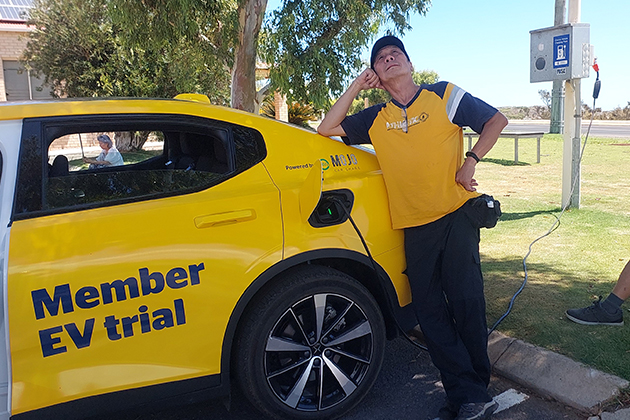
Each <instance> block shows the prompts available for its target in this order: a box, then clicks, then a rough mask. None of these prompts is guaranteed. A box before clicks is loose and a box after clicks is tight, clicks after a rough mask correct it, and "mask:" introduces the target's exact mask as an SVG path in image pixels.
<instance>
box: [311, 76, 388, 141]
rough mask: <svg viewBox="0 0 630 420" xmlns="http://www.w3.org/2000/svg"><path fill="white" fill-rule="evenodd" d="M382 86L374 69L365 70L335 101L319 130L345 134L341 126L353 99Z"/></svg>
mask: <svg viewBox="0 0 630 420" xmlns="http://www.w3.org/2000/svg"><path fill="white" fill-rule="evenodd" d="M372 88H381V89H382V87H381V82H380V80H379V78H378V76H377V75H376V73H375V72H374V70H372V69H367V70H364V71H363V73H361V74H360V75H359V77H357V78H356V79H355V80H354V81H353V82H352V83H351V84H350V86H349V87H348V90H346V91H345V92H344V94H343V95H341V97H340V98H339V99H338V100H337V102H335V104H334V105H333V106H332V107H331V108H330V111H328V113H327V114H326V116H325V117H324V120H323V121H322V122H321V124H320V125H319V127H317V132H318V133H319V134H321V135H322V136H345V135H346V132H345V131H344V129H343V127H342V126H341V122H342V121H343V119H344V118H346V115H347V114H348V110H349V109H350V106H351V105H352V101H353V100H354V98H356V97H357V95H358V94H359V93H360V92H361V91H362V90H366V89H372Z"/></svg>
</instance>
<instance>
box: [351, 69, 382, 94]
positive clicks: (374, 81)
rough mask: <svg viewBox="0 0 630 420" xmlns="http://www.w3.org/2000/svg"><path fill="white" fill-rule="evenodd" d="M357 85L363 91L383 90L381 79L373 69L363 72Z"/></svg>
mask: <svg viewBox="0 0 630 420" xmlns="http://www.w3.org/2000/svg"><path fill="white" fill-rule="evenodd" d="M355 83H357V84H358V85H359V86H360V87H361V90H367V89H383V86H382V85H381V79H379V77H378V75H377V74H376V72H375V71H374V70H372V69H365V70H363V72H362V73H361V74H360V75H359V77H357V78H356V79H355Z"/></svg>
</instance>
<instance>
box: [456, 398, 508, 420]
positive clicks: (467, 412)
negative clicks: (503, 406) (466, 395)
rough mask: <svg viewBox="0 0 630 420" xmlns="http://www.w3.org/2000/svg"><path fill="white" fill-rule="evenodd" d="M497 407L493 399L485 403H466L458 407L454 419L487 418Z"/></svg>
mask: <svg viewBox="0 0 630 420" xmlns="http://www.w3.org/2000/svg"><path fill="white" fill-rule="evenodd" d="M497 408H499V404H498V403H496V402H495V401H494V400H492V401H489V402H487V403H466V404H462V406H461V407H460V408H459V413H458V414H457V417H455V420H481V419H489V418H490V417H491V416H492V413H494V412H495V411H496V409H497Z"/></svg>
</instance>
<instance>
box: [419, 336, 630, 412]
mask: <svg viewBox="0 0 630 420" xmlns="http://www.w3.org/2000/svg"><path fill="white" fill-rule="evenodd" d="M412 331H413V333H414V335H416V336H417V337H418V338H420V339H421V340H422V339H423V338H422V332H421V331H420V329H419V327H416V328H414V329H413V330H412ZM488 355H489V356H490V363H492V367H493V372H494V373H495V374H497V375H499V376H502V377H504V378H506V379H509V380H511V381H513V382H515V383H517V384H519V385H522V386H524V387H526V388H528V389H530V390H532V391H533V392H535V393H537V394H539V395H541V396H545V397H550V398H553V399H555V400H556V401H559V402H561V403H563V404H566V405H568V406H570V407H573V408H575V409H577V410H579V411H582V412H584V413H587V414H591V415H594V417H590V418H589V420H598V419H601V420H630V409H622V410H619V411H617V412H616V413H601V414H600V410H601V407H602V405H603V404H604V403H606V402H607V401H610V400H611V399H612V398H614V397H615V396H617V395H618V394H619V391H620V390H621V389H623V388H627V387H628V386H630V382H628V381H627V380H625V379H622V378H619V377H617V376H614V375H609V374H607V373H603V372H600V371H598V370H596V369H593V368H591V367H589V366H586V365H583V364H581V363H578V362H576V361H574V360H572V359H570V358H568V357H566V356H562V355H560V354H557V353H554V352H552V351H549V350H546V349H543V348H540V347H536V346H534V345H532V344H529V343H526V342H524V341H521V340H517V339H515V338H511V337H508V336H506V335H504V334H501V333H499V332H496V331H494V332H493V333H492V334H491V335H490V338H489V340H488Z"/></svg>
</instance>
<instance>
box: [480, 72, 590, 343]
mask: <svg viewBox="0 0 630 420" xmlns="http://www.w3.org/2000/svg"><path fill="white" fill-rule="evenodd" d="M593 69H594V70H595V71H596V72H597V78H596V79H595V85H594V86H593V108H592V110H591V121H590V123H589V125H588V129H587V130H586V136H585V138H584V144H583V145H582V150H580V158H579V159H578V165H580V164H581V163H582V156H584V149H585V148H586V142H587V140H588V136H589V134H590V132H591V126H592V125H593V120H594V119H595V102H596V101H597V98H598V97H599V90H600V89H601V87H602V82H601V81H600V80H599V66H598V65H597V63H595V64H594V65H593ZM576 184H577V177H576V178H575V179H574V180H573V185H572V186H571V192H570V194H569V197H571V196H572V195H573V190H574V189H575V186H576ZM569 201H570V200H567V203H566V204H565V205H564V207H563V208H562V211H561V212H560V215H559V216H556V215H555V214H554V215H553V216H554V217H555V218H556V221H555V222H554V223H553V225H552V226H551V228H550V229H549V230H548V231H547V233H545V234H544V235H542V236H540V237H538V238H536V239H535V240H534V241H533V242H532V243H531V244H529V250H528V251H527V254H526V255H525V257H524V258H523V271H524V272H525V279H524V280H523V282H522V283H521V287H519V289H518V290H517V291H516V293H514V295H513V296H512V299H510V303H509V305H508V309H507V311H506V312H505V313H504V314H503V315H501V317H500V318H499V319H498V320H497V322H495V323H494V325H493V326H492V328H490V330H489V331H488V335H490V334H491V333H492V331H494V330H495V329H496V328H497V327H498V326H499V324H500V323H501V322H503V320H504V319H505V318H507V316H508V315H509V314H510V312H512V307H513V306H514V302H515V301H516V298H517V297H518V295H520V294H521V292H522V291H523V289H524V288H525V285H526V284H527V280H528V277H529V275H528V273H527V257H529V255H530V254H531V253H532V247H533V246H534V244H535V243H536V242H538V241H539V240H541V239H543V238H545V237H547V236H549V235H550V234H551V233H552V232H553V231H554V230H556V229H558V227H560V218H561V217H562V215H563V214H564V212H565V211H566V209H567V207H568V206H569Z"/></svg>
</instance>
